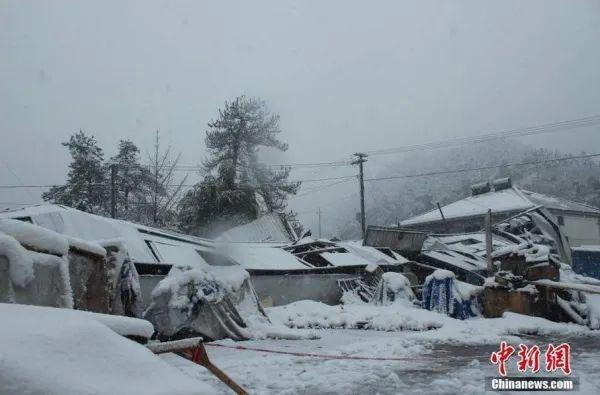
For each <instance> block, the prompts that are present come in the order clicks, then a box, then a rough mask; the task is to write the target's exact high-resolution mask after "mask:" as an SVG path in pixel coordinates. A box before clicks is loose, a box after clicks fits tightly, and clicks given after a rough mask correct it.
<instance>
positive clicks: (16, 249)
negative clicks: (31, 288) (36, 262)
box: [0, 232, 33, 287]
mask: <svg viewBox="0 0 600 395" xmlns="http://www.w3.org/2000/svg"><path fill="white" fill-rule="evenodd" d="M0 255H4V256H6V258H8V263H9V269H8V272H9V276H10V280H11V282H12V283H13V284H15V285H17V286H19V287H25V286H27V284H29V283H30V282H31V280H33V259H32V257H31V255H30V254H29V253H28V251H27V250H26V249H25V248H23V246H21V244H19V242H18V241H17V240H15V239H14V238H12V237H10V236H7V235H5V234H3V233H2V232H0Z"/></svg>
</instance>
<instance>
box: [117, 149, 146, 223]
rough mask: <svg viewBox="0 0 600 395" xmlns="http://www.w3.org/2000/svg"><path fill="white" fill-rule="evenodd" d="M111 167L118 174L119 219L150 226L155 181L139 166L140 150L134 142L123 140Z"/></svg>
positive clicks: (143, 167) (141, 165) (142, 166)
mask: <svg viewBox="0 0 600 395" xmlns="http://www.w3.org/2000/svg"><path fill="white" fill-rule="evenodd" d="M108 166H109V168H110V167H114V172H115V189H116V193H115V194H116V205H117V210H116V211H117V213H116V214H117V218H121V219H127V220H130V221H135V222H141V223H149V221H148V218H150V212H151V210H150V207H149V205H151V204H152V201H151V197H152V188H153V185H154V182H153V180H154V178H153V175H152V173H151V172H150V170H149V168H148V166H144V165H143V164H142V163H141V162H140V150H139V148H138V147H137V146H136V145H135V144H134V143H133V142H132V141H129V140H120V141H119V146H118V148H117V154H116V155H115V156H113V157H112V158H110V162H109V165H108ZM109 171H112V169H110V170H109Z"/></svg>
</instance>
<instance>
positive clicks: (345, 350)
mask: <svg viewBox="0 0 600 395" xmlns="http://www.w3.org/2000/svg"><path fill="white" fill-rule="evenodd" d="M393 309H394V307H393V306H385V307H375V306H368V305H356V306H353V305H348V306H344V307H343V309H342V307H341V306H325V305H320V304H318V303H316V302H309V301H303V302H298V303H295V304H292V305H288V306H283V307H276V308H271V309H268V313H269V315H270V317H271V319H272V320H273V321H275V322H279V323H285V322H288V324H289V323H290V322H291V321H290V320H289V319H290V318H292V319H294V320H295V321H294V322H296V323H298V322H300V321H299V319H300V318H299V317H304V318H306V319H307V320H309V321H311V322H312V323H313V324H314V323H316V322H318V321H319V320H321V321H322V323H326V322H331V321H332V320H333V321H336V322H340V321H344V322H353V320H363V321H364V320H365V319H367V320H368V319H372V320H375V321H378V322H381V320H384V318H385V317H387V319H388V321H387V325H389V329H397V328H398V327H399V326H398V323H400V322H402V323H405V322H410V321H412V322H413V324H414V325H416V327H419V328H423V327H424V326H425V325H424V323H428V322H436V323H437V324H438V325H439V328H438V329H432V330H426V331H415V330H405V331H399V332H391V331H385V330H358V329H303V331H307V332H315V333H316V334H318V335H319V336H320V339H317V340H298V341H289V340H255V341H246V342H232V341H227V340H225V341H219V342H216V344H220V345H226V346H240V345H241V346H244V347H249V348H260V349H269V350H278V351H291V352H300V353H312V354H322V355H342V356H353V357H357V356H360V357H379V358H381V357H384V358H401V359H402V360H400V361H370V360H356V359H355V360H340V359H335V360H334V359H321V358H315V357H305V356H294V355H282V354H272V353H266V352H257V351H249V350H235V349H230V348H223V347H215V346H208V347H207V350H208V352H209V355H210V357H211V359H212V360H213V362H214V363H215V364H216V365H217V366H219V367H220V368H221V369H223V370H224V371H225V372H227V374H229V375H230V376H231V377H232V378H233V379H234V380H236V381H237V382H238V383H239V384H241V385H242V386H244V387H245V388H246V389H248V390H249V391H250V392H251V393H258V394H298V393H300V394H350V393H351V394H355V393H373V394H375V393H379V394H398V393H407V394H408V393H410V394H414V393H444V394H445V393H450V394H452V393H465V394H470V393H483V392H484V383H485V381H484V379H485V377H487V376H497V367H496V366H494V365H492V364H491V363H490V362H489V357H490V354H491V353H492V352H494V351H497V348H498V345H499V342H500V341H501V340H506V341H508V342H509V343H510V344H513V345H517V344H518V343H520V342H526V343H532V344H537V345H539V346H540V348H542V349H545V347H546V345H547V343H548V342H555V343H556V342H558V343H562V342H565V341H566V342H570V343H571V345H572V352H573V357H572V360H573V361H572V366H573V372H574V376H576V377H579V378H580V382H581V386H580V390H581V391H582V392H581V393H587V394H597V393H599V392H600V377H598V376H597V372H598V370H599V369H600V332H598V331H591V330H589V329H587V328H585V327H582V326H578V325H574V324H562V323H554V322H550V321H547V320H544V319H541V318H534V317H527V316H521V315H518V314H511V313H508V314H506V315H505V316H504V317H503V318H498V319H481V318H477V319H470V320H466V321H459V320H455V319H452V318H448V317H446V316H444V315H441V314H437V313H433V312H428V311H425V310H419V309H412V308H406V307H402V308H398V307H396V310H397V311H396V313H395V314H393ZM342 310H344V311H342ZM402 311H403V312H404V314H408V315H410V317H411V318H410V319H409V320H408V321H407V319H406V318H405V317H403V314H402V313H401V312H402ZM307 316H308V317H307ZM340 316H343V317H344V319H341V318H340ZM325 317H327V319H325ZM313 326H315V325H313ZM334 326H337V325H334ZM416 327H415V328H416ZM380 328H381V329H385V328H384V327H383V326H381V327H380ZM163 359H164V360H166V361H167V362H169V363H170V364H172V365H174V366H177V367H179V368H180V369H182V370H183V371H184V372H186V373H187V374H189V375H191V376H192V377H196V378H198V379H200V380H202V381H205V382H207V383H209V384H211V385H212V386H213V387H215V388H217V389H218V390H220V391H222V393H224V394H225V393H228V390H227V389H226V387H225V386H224V385H222V384H221V383H219V382H218V381H217V380H216V379H215V378H214V377H212V376H211V375H210V374H209V373H208V372H207V371H205V370H204V369H203V368H199V367H197V366H195V365H193V364H191V363H189V362H188V361H185V360H183V359H181V358H179V357H176V356H173V355H165V356H163ZM514 360H515V359H514V358H513V361H514ZM515 363H516V362H515ZM509 366H510V367H509V372H516V367H515V365H514V364H513V365H509Z"/></svg>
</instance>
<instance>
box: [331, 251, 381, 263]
mask: <svg viewBox="0 0 600 395" xmlns="http://www.w3.org/2000/svg"><path fill="white" fill-rule="evenodd" d="M321 256H322V257H323V258H324V259H325V260H326V261H327V262H329V263H331V264H332V265H333V266H368V265H369V264H370V263H371V262H369V261H368V260H367V259H365V258H363V257H361V256H360V255H357V254H353V253H351V252H322V253H321Z"/></svg>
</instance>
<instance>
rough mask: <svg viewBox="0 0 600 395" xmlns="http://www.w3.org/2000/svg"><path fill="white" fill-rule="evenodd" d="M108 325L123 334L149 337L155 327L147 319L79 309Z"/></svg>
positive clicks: (82, 312)
mask: <svg viewBox="0 0 600 395" xmlns="http://www.w3.org/2000/svg"><path fill="white" fill-rule="evenodd" d="M77 313H79V314H83V315H87V316H89V317H90V318H93V319H95V320H96V321H98V322H101V323H102V324H104V325H106V326H107V327H109V328H110V329H112V330H113V331H114V332H115V333H118V334H119V335H121V336H137V337H143V338H146V339H149V338H150V337H151V336H152V334H153V333H154V327H153V326H152V324H151V323H150V322H148V321H146V320H142V319H139V318H133V317H125V316H121V315H111V314H99V313H92V312H89V311H77Z"/></svg>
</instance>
